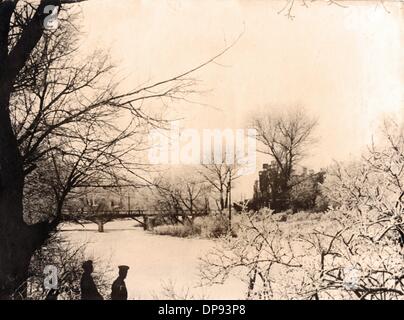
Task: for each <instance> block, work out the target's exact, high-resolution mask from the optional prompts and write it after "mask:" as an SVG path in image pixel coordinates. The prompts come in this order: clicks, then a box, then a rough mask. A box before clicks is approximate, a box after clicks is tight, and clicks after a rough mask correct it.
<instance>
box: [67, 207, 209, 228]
mask: <svg viewBox="0 0 404 320" xmlns="http://www.w3.org/2000/svg"><path fill="white" fill-rule="evenodd" d="M208 214H209V211H208V210H194V211H182V212H178V213H173V212H170V211H165V210H144V209H135V210H133V209H131V210H107V211H96V212H94V211H84V210H82V211H78V212H66V211H65V212H63V214H62V221H68V222H74V223H83V222H94V223H96V224H97V225H98V231H99V232H104V225H105V224H106V223H107V222H110V221H113V220H118V219H128V218H130V219H133V220H135V221H137V222H139V224H140V225H141V226H142V227H143V228H144V229H145V230H150V229H152V228H153V225H154V221H155V219H157V218H160V219H165V218H168V219H176V220H177V221H178V222H184V221H185V220H186V219H191V221H192V220H193V219H194V218H196V217H202V216H206V215H208Z"/></svg>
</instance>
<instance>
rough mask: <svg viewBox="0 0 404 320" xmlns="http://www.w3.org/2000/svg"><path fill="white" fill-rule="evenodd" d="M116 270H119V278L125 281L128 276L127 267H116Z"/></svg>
mask: <svg viewBox="0 0 404 320" xmlns="http://www.w3.org/2000/svg"><path fill="white" fill-rule="evenodd" d="M118 268H119V277H120V278H122V279H125V278H126V276H127V275H128V270H129V267H128V266H118Z"/></svg>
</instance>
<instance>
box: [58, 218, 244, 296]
mask: <svg viewBox="0 0 404 320" xmlns="http://www.w3.org/2000/svg"><path fill="white" fill-rule="evenodd" d="M61 230H62V234H63V236H64V237H66V239H67V240H69V241H70V242H71V243H72V244H77V245H82V244H84V243H86V256H87V257H88V258H89V259H94V260H95V261H97V262H98V264H96V265H95V268H96V269H97V268H101V270H105V269H112V270H111V271H107V277H109V278H110V279H113V278H114V277H116V275H117V273H118V268H117V266H118V265H121V264H125V265H128V266H129V267H130V270H129V273H128V277H127V279H126V286H127V288H128V294H129V299H156V298H161V299H164V298H167V297H165V296H164V295H163V292H164V289H163V288H164V287H174V289H175V292H176V293H177V295H179V296H181V297H184V298H185V297H188V298H190V297H193V298H195V299H243V297H244V290H245V285H244V284H243V283H241V281H239V280H237V279H230V280H228V281H227V282H226V283H225V284H224V285H215V286H211V287H203V288H202V287H200V286H199V283H200V280H199V276H198V265H199V258H200V257H202V256H203V255H204V254H206V253H207V252H208V251H209V250H210V249H211V248H212V246H214V244H215V242H214V241H213V240H205V239H187V238H186V239H183V238H176V237H170V236H159V235H154V234H151V233H149V232H146V231H143V229H142V228H139V227H138V226H136V225H135V222H134V221H133V220H120V221H113V222H109V223H107V224H106V225H105V226H104V230H105V232H104V233H99V232H98V231H97V225H96V224H85V225H84V226H81V225H78V224H64V225H63V226H62V228H61ZM100 263H102V265H100ZM98 270H99V269H98ZM187 291H188V292H189V294H188V295H187V294H186V292H187Z"/></svg>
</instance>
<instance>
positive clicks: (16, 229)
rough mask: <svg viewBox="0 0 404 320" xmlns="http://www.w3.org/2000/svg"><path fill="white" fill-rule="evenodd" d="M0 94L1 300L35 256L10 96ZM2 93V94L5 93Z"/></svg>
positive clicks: (20, 279) (19, 282)
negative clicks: (26, 212) (27, 220)
mask: <svg viewBox="0 0 404 320" xmlns="http://www.w3.org/2000/svg"><path fill="white" fill-rule="evenodd" d="M4 90H5V88H4V87H3V88H2V91H3V92H0V99H1V100H0V298H1V299H7V298H11V296H12V294H13V293H14V292H15V291H16V290H17V289H18V288H19V287H20V286H21V285H22V283H23V282H24V280H25V277H26V273H27V270H28V264H29V261H30V257H31V254H32V249H31V244H30V228H29V227H28V226H27V225H26V224H25V223H24V219H23V205H22V197H23V186H24V177H23V170H22V161H21V157H20V154H19V150H18V147H17V141H16V139H15V136H14V134H13V130H12V126H11V122H10V118H9V116H8V114H7V109H8V100H9V99H8V96H9V95H7V93H6V92H4ZM2 93H3V94H2Z"/></svg>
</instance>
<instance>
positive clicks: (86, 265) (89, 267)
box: [82, 260, 94, 273]
mask: <svg viewBox="0 0 404 320" xmlns="http://www.w3.org/2000/svg"><path fill="white" fill-rule="evenodd" d="M82 267H83V269H84V272H86V273H92V272H93V271H94V267H93V261H92V260H87V261H84V262H83V264H82Z"/></svg>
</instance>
